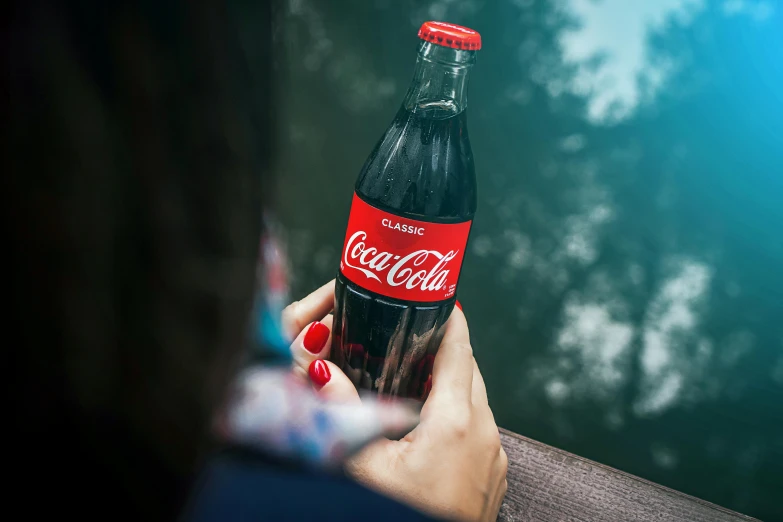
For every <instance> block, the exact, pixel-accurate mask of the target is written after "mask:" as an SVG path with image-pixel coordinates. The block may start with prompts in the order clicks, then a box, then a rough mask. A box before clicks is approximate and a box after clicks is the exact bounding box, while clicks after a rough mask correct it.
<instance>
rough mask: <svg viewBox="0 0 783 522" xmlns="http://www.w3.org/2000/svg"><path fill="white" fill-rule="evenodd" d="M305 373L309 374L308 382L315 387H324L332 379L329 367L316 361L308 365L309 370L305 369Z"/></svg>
mask: <svg viewBox="0 0 783 522" xmlns="http://www.w3.org/2000/svg"><path fill="white" fill-rule="evenodd" d="M307 373H309V374H310V380H311V381H313V383H314V384H315V385H316V386H324V385H325V384H326V383H327V382H329V379H331V378H332V372H330V371H329V365H327V364H326V363H325V362H324V361H322V360H320V359H318V360H317V361H313V362H311V363H310V368H308V369H307Z"/></svg>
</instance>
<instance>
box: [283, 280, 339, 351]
mask: <svg viewBox="0 0 783 522" xmlns="http://www.w3.org/2000/svg"><path fill="white" fill-rule="evenodd" d="M332 308H334V279H332V280H331V281H329V282H328V283H326V284H325V285H324V286H322V287H321V288H319V289H318V290H316V291H315V292H313V293H311V294H310V295H308V296H307V297H305V298H304V299H302V300H301V301H295V302H293V303H291V304H290V305H288V306H287V307H286V308H285V310H283V318H282V319H283V331H285V332H286V334H288V336H289V339H293V338H294V337H296V336H297V335H298V334H299V332H301V331H302V329H303V328H304V327H305V326H307V325H308V324H309V323H312V322H313V321H317V320H319V319H321V318H322V317H323V316H325V315H326V314H328V313H329V312H330V311H331V310H332Z"/></svg>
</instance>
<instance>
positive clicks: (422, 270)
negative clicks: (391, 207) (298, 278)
mask: <svg viewBox="0 0 783 522" xmlns="http://www.w3.org/2000/svg"><path fill="white" fill-rule="evenodd" d="M470 225H471V222H470V221H464V222H461V223H435V222H429V221H427V222H425V221H419V220H416V219H410V218H407V217H405V216H396V215H394V214H390V213H388V212H385V211H383V210H381V209H379V208H376V207H373V206H372V205H370V204H368V203H366V202H365V201H363V200H362V199H361V198H359V197H358V196H357V195H356V194H354V198H353V204H352V205H351V215H350V217H349V218H348V229H347V230H346V233H345V243H344V245H343V252H342V258H341V260H340V272H341V273H342V274H343V275H344V276H345V277H346V278H348V279H350V280H351V281H352V282H354V283H355V284H357V285H359V286H360V287H362V288H364V289H365V290H368V291H371V292H375V293H377V294H380V295H383V296H386V297H391V298H394V299H403V300H407V301H418V302H436V301H442V300H444V299H449V298H451V297H453V296H454V293H455V292H456V289H457V280H458V279H459V271H460V268H461V267H462V258H463V255H464V252H465V245H466V244H467V241H468V234H469V233H470ZM425 230H426V234H425Z"/></svg>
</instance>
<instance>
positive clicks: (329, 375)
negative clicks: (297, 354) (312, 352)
mask: <svg viewBox="0 0 783 522" xmlns="http://www.w3.org/2000/svg"><path fill="white" fill-rule="evenodd" d="M307 373H308V375H309V376H310V381H311V382H312V383H313V387H315V389H316V390H318V393H319V395H321V396H322V397H323V398H325V399H328V400H334V401H339V402H346V403H357V404H359V403H361V402H362V401H361V399H360V398H359V392H358V391H356V386H354V385H353V383H352V382H351V381H350V379H348V377H347V376H346V375H345V373H343V371H342V370H341V369H340V368H338V367H337V365H335V364H334V363H332V362H329V361H323V360H320V359H318V360H315V361H313V362H312V363H310V366H308V369H307Z"/></svg>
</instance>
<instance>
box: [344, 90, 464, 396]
mask: <svg viewBox="0 0 783 522" xmlns="http://www.w3.org/2000/svg"><path fill="white" fill-rule="evenodd" d="M356 194H357V195H358V196H359V197H360V198H361V199H363V200H364V201H365V202H366V203H368V204H370V205H372V206H374V207H377V208H379V209H381V210H384V211H386V212H389V213H392V214H395V215H398V216H402V217H405V218H410V219H415V220H419V221H428V222H434V223H461V222H465V221H471V220H472V219H473V215H474V213H475V211H476V176H475V172H474V168H473V153H472V151H471V148H470V141H469V139H468V130H467V118H466V113H465V111H464V110H459V111H458V112H455V106H454V105H453V104H451V103H450V102H449V101H448V100H433V101H431V102H428V101H426V100H425V101H418V102H417V103H416V105H415V106H414V108H413V110H409V109H408V108H406V107H405V106H404V105H403V107H402V108H401V109H400V111H399V112H398V113H397V115H396V117H395V119H394V121H393V122H392V124H391V125H390V126H389V128H388V129H387V131H386V133H385V134H384V136H383V137H382V138H381V140H380V141H379V142H378V144H377V145H376V146H375V149H374V150H373V152H372V153H371V154H370V156H369V158H368V159H367V161H366V162H365V164H364V167H363V168H362V171H361V173H360V175H359V178H358V180H357V182H356ZM455 300H456V297H453V298H450V299H447V300H445V301H440V302H435V303H418V302H411V301H401V300H397V299H391V298H388V297H384V296H381V295H378V294H375V293H373V292H370V291H368V290H366V289H364V288H362V287H361V286H359V285H357V284H355V283H353V282H351V281H349V280H348V279H347V278H345V277H344V276H343V275H342V274H341V273H340V272H339V271H338V275H337V284H336V287H335V309H334V326H333V343H332V348H331V354H330V359H331V360H332V361H333V362H334V363H336V364H337V365H338V366H340V367H341V368H342V369H343V371H344V372H345V373H346V375H348V377H349V378H350V379H351V380H352V381H353V383H354V384H355V385H356V386H357V388H359V389H365V390H371V391H375V392H378V393H380V394H383V395H389V396H400V397H407V398H417V399H420V400H424V399H425V398H426V396H427V394H428V393H429V389H430V387H431V380H430V374H431V371H432V364H433V360H434V356H435V353H436V352H437V349H438V345H439V343H440V339H441V337H442V335H443V325H444V323H445V322H446V320H447V319H448V317H449V315H450V314H451V311H452V309H453V307H454V302H455Z"/></svg>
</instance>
